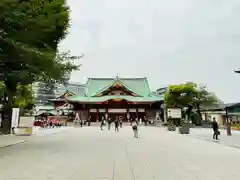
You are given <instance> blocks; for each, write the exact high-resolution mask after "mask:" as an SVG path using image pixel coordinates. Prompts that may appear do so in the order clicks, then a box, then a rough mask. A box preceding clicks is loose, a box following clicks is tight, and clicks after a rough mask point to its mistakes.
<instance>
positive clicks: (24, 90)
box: [14, 85, 34, 110]
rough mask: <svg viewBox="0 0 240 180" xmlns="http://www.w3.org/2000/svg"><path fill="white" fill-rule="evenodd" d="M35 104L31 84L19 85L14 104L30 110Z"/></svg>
mask: <svg viewBox="0 0 240 180" xmlns="http://www.w3.org/2000/svg"><path fill="white" fill-rule="evenodd" d="M33 105H34V96H33V91H32V87H31V85H18V86H17V93H16V97H14V106H15V107H19V108H21V109H28V110H30V109H32V108H33Z"/></svg>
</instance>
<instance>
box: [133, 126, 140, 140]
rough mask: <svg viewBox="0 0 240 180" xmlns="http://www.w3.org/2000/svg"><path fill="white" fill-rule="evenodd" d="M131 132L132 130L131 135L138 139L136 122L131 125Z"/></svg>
mask: <svg viewBox="0 0 240 180" xmlns="http://www.w3.org/2000/svg"><path fill="white" fill-rule="evenodd" d="M132 130H133V135H134V137H135V138H138V137H139V135H138V131H139V129H138V123H137V122H134V123H133V125H132Z"/></svg>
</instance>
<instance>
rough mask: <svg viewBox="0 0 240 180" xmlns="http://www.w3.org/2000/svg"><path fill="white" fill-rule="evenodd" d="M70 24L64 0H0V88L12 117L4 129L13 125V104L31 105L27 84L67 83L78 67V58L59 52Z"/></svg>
mask: <svg viewBox="0 0 240 180" xmlns="http://www.w3.org/2000/svg"><path fill="white" fill-rule="evenodd" d="M69 25H70V21H69V8H68V7H67V5H66V4H65V0H0V82H2V85H1V84H0V88H1V87H4V91H2V92H3V93H4V98H3V99H4V111H5V112H8V113H6V114H8V118H9V119H8V120H3V121H2V122H3V124H4V127H7V128H6V129H5V130H7V129H8V131H9V127H10V126H11V118H10V117H11V109H12V107H13V106H15V105H16V104H17V105H18V106H25V105H26V104H28V102H27V101H26V99H25V97H24V98H23V96H26V97H29V95H30V91H28V89H29V87H28V85H30V84H32V83H33V82H35V81H51V82H65V81H66V80H67V77H68V74H69V73H70V72H71V71H72V70H77V69H78V68H79V66H78V65H75V63H74V60H76V59H78V58H79V57H77V56H71V55H70V52H63V53H60V52H58V44H59V42H60V41H61V40H63V39H64V38H65V36H66V34H67V29H68V27H69ZM28 93H29V94H28ZM17 97H18V98H17ZM3 116H4V117H7V116H5V115H3ZM4 119H7V118H4ZM5 130H4V131H5Z"/></svg>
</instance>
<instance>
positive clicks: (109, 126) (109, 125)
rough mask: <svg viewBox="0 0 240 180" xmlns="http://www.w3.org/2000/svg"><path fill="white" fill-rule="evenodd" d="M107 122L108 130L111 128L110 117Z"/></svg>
mask: <svg viewBox="0 0 240 180" xmlns="http://www.w3.org/2000/svg"><path fill="white" fill-rule="evenodd" d="M107 123H108V130H110V129H111V124H112V120H111V118H110V117H109V118H108V121H107Z"/></svg>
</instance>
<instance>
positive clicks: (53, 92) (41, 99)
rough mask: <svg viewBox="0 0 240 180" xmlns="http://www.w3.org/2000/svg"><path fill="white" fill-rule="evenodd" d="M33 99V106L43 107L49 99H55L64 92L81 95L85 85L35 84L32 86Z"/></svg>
mask: <svg viewBox="0 0 240 180" xmlns="http://www.w3.org/2000/svg"><path fill="white" fill-rule="evenodd" d="M32 89H33V92H34V97H35V106H44V105H46V104H48V103H49V99H55V98H56V97H58V96H60V95H61V94H63V93H64V92H65V91H70V92H74V93H79V94H81V93H83V92H84V91H85V85H84V84H81V83H68V84H67V85H62V84H54V83H45V82H37V83H34V84H33V85H32Z"/></svg>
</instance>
